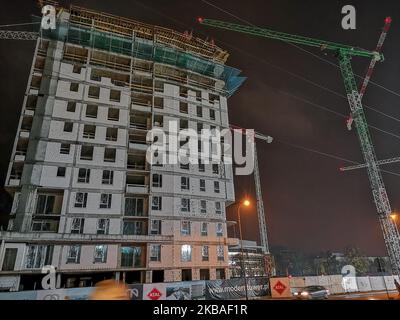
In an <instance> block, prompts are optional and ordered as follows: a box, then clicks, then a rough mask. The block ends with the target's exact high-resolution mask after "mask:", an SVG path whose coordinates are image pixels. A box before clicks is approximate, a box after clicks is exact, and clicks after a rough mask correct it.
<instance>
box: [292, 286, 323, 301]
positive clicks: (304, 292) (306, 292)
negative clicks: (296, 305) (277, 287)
mask: <svg viewBox="0 0 400 320" xmlns="http://www.w3.org/2000/svg"><path fill="white" fill-rule="evenodd" d="M293 295H294V296H295V297H296V298H298V299H305V300H313V299H328V297H329V290H328V289H326V288H325V287H323V286H308V287H304V288H302V289H301V290H299V291H296V292H294V293H293Z"/></svg>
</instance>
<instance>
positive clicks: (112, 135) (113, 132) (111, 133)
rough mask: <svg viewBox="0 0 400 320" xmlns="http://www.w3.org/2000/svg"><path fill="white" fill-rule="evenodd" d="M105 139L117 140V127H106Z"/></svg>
mask: <svg viewBox="0 0 400 320" xmlns="http://www.w3.org/2000/svg"><path fill="white" fill-rule="evenodd" d="M106 140H107V141H117V140H118V128H107V131H106Z"/></svg>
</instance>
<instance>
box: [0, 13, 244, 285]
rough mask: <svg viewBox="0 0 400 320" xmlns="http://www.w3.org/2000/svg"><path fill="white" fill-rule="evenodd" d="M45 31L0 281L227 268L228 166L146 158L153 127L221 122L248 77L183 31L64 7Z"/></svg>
mask: <svg viewBox="0 0 400 320" xmlns="http://www.w3.org/2000/svg"><path fill="white" fill-rule="evenodd" d="M56 9H57V20H56V29H55V30H51V29H49V30H41V32H40V33H39V35H40V36H39V37H38V39H37V41H36V49H35V52H34V55H33V63H32V67H31V71H30V75H29V80H28V85H27V89H26V93H25V98H24V102H23V106H22V111H21V117H20V122H19V126H18V131H17V134H16V138H15V143H14V148H13V153H12V156H11V161H10V166H9V170H8V175H7V180H6V188H7V190H8V192H9V193H10V194H11V195H12V196H13V199H14V201H13V207H12V211H11V213H10V222H9V226H8V230H7V231H4V232H1V239H2V242H1V247H0V266H1V268H2V269H1V272H0V288H1V289H2V290H29V289H40V288H41V287H40V281H41V279H42V277H43V275H42V274H41V270H42V267H43V266H45V265H53V266H54V267H55V268H56V272H57V287H77V286H91V285H94V284H95V283H96V282H97V281H99V280H103V279H109V278H115V279H117V280H121V281H124V282H126V283H135V282H136V283H138V282H139V283H140V282H141V283H144V282H146V283H150V282H163V281H181V280H183V281H184V280H197V279H221V278H225V277H228V276H229V275H228V244H234V241H233V239H229V238H228V236H227V231H226V216H225V207H226V206H227V205H229V204H230V203H232V202H233V201H234V188H233V174H232V168H231V166H230V165H226V164H224V163H217V164H214V163H210V164H201V163H200V164H198V165H193V164H189V165H182V164H179V163H178V164H175V165H169V164H153V165H151V164H149V163H148V162H147V161H146V150H147V148H148V141H147V140H146V136H147V133H148V131H149V130H151V129H152V128H155V127H158V128H161V129H163V130H164V131H165V132H168V131H169V123H170V121H171V120H175V121H177V122H178V123H179V128H180V129H185V128H192V129H194V130H196V131H197V132H201V130H202V129H213V128H218V129H223V128H229V123H228V107H227V98H228V97H229V96H230V95H232V94H233V93H234V91H235V90H236V89H237V88H238V87H239V86H240V85H241V83H242V82H243V81H244V78H243V77H240V76H239V74H240V71H239V70H237V69H234V68H231V67H228V66H226V65H225V62H226V60H227V58H228V53H227V52H226V51H224V50H222V49H220V48H219V47H217V46H216V45H215V44H213V43H210V42H206V41H204V40H201V39H198V38H196V37H194V36H192V35H191V34H189V33H187V32H186V33H178V32H175V31H173V30H170V29H166V28H162V27H157V26H153V25H147V24H144V23H140V22H137V21H134V20H131V19H126V18H123V17H117V16H113V15H109V14H104V13H99V12H95V11H92V10H87V9H83V8H80V7H76V6H71V7H70V8H68V9H65V8H61V7H57V8H56Z"/></svg>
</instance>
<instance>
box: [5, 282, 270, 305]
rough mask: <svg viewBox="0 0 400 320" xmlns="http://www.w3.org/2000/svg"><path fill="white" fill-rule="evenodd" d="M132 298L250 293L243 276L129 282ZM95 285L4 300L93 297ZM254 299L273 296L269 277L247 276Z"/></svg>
mask: <svg viewBox="0 0 400 320" xmlns="http://www.w3.org/2000/svg"><path fill="white" fill-rule="evenodd" d="M127 288H128V294H129V297H130V299H131V300H233V299H243V298H245V296H246V291H245V282H244V279H242V278H234V279H226V280H207V281H206V280H204V281H203V280H200V281H182V282H163V283H149V284H132V285H127ZM94 290H95V287H87V288H71V289H55V290H36V291H18V292H0V300H90V297H91V294H92V293H93V291H94ZM247 294H248V296H249V297H250V298H256V297H264V296H269V295H270V289H269V279H268V278H267V277H256V278H248V279H247Z"/></svg>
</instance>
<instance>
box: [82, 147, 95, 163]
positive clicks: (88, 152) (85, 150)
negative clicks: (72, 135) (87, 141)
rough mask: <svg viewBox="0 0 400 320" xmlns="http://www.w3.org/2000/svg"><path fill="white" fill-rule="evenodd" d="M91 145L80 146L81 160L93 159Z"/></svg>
mask: <svg viewBox="0 0 400 320" xmlns="http://www.w3.org/2000/svg"><path fill="white" fill-rule="evenodd" d="M93 149H94V148H93V146H82V147H81V158H80V159H81V160H93Z"/></svg>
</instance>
